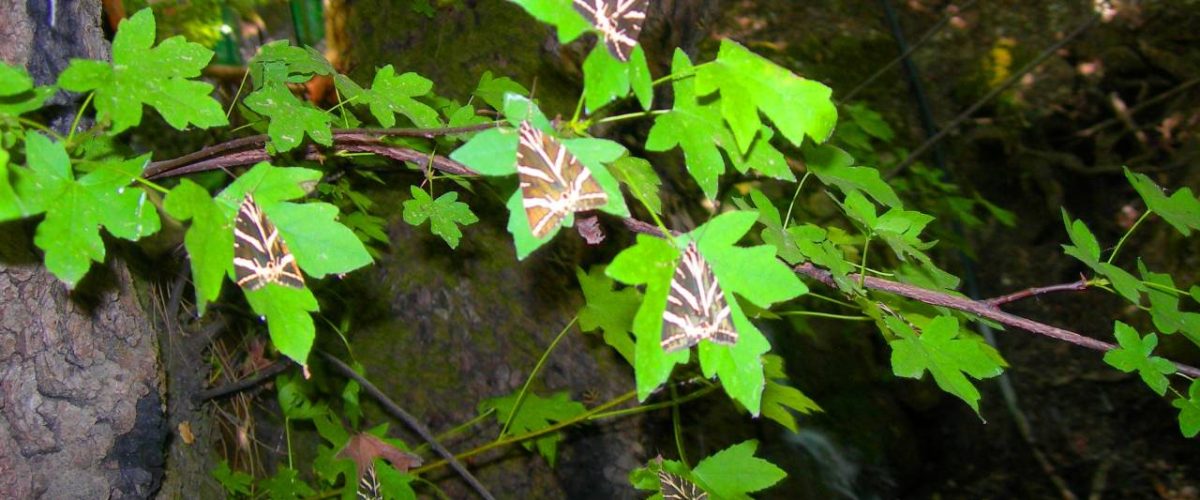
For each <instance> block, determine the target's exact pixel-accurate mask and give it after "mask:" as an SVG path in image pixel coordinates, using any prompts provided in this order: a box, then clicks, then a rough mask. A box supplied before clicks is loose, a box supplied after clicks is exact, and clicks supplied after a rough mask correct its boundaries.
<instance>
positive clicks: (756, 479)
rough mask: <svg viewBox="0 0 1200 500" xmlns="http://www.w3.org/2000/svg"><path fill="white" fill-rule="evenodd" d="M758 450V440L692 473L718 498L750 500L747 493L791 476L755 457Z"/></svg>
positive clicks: (732, 449)
mask: <svg viewBox="0 0 1200 500" xmlns="http://www.w3.org/2000/svg"><path fill="white" fill-rule="evenodd" d="M757 449H758V441H756V440H750V441H743V442H742V443H739V444H735V445H733V446H730V447H729V448H726V449H724V450H721V451H719V452H717V453H716V454H714V455H711V456H709V457H707V458H705V459H704V460H701V461H700V463H698V464H696V468H695V469H693V470H692V474H693V476H694V477H695V478H696V479H697V480H698V482H699V483H700V484H701V486H703V487H704V490H705V491H708V492H709V493H711V494H712V495H713V496H714V497H716V498H728V499H740V498H747V499H748V498H750V497H749V496H748V495H747V493H753V492H756V491H761V490H765V489H767V488H770V487H771V486H772V485H774V484H775V483H778V482H779V481H780V480H782V479H783V478H785V477H787V473H786V472H784V471H783V469H780V468H779V467H776V466H775V464H772V463H771V462H768V461H766V460H763V459H761V458H758V457H755V456H754V452H755V450H757Z"/></svg>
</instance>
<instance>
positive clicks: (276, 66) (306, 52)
mask: <svg viewBox="0 0 1200 500" xmlns="http://www.w3.org/2000/svg"><path fill="white" fill-rule="evenodd" d="M336 73H337V72H336V71H334V69H333V65H331V64H329V61H328V60H326V59H325V56H323V55H321V53H320V52H317V50H316V49H313V48H312V47H303V48H301V47H294V46H292V45H291V42H290V41H288V40H276V41H273V42H271V43H268V44H266V45H263V46H261V47H259V48H258V53H257V54H255V55H254V59H251V60H250V78H251V79H252V80H253V82H254V88H256V89H257V88H263V87H265V86H267V85H271V84H288V83H304V82H307V81H309V80H311V79H312V78H313V77H314V76H317V75H333V74H336ZM339 89H340V87H339Z"/></svg>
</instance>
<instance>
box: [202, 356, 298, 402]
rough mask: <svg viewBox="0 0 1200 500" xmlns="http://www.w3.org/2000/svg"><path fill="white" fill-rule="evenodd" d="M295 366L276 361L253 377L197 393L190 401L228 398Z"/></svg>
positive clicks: (289, 362)
mask: <svg viewBox="0 0 1200 500" xmlns="http://www.w3.org/2000/svg"><path fill="white" fill-rule="evenodd" d="M295 365H296V364H295V363H293V362H291V361H286V360H280V361H276V362H274V363H272V364H271V365H270V366H267V367H266V368H263V369H261V370H259V371H257V372H255V374H254V376H253V377H248V378H244V379H242V380H239V381H237V382H234V383H232V384H226V385H223V386H221V387H215V388H212V389H209V390H207V391H200V392H197V393H196V395H195V396H192V400H193V401H196V402H201V401H208V400H210V399H214V398H219V397H221V396H228V395H230V394H234V393H238V392H242V391H244V390H246V389H249V388H251V387H254V386H256V385H258V384H261V383H263V381H265V380H267V379H269V378H271V377H274V376H276V375H279V374H280V373H283V371H284V370H287V369H288V368H291V367H293V366H295Z"/></svg>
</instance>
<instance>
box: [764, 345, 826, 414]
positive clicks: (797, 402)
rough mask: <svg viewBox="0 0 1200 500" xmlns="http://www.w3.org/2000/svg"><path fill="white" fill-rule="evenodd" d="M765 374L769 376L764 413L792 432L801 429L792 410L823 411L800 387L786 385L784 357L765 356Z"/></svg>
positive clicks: (765, 391)
mask: <svg viewBox="0 0 1200 500" xmlns="http://www.w3.org/2000/svg"><path fill="white" fill-rule="evenodd" d="M763 374H764V375H765V376H766V377H767V385H766V387H765V388H764V389H763V397H762V414H763V416H764V417H767V418H769V419H771V420H774V421H776V422H778V423H779V425H782V426H784V427H786V428H787V429H788V430H790V431H792V432H796V431H798V430H799V428H800V426H799V425H797V424H796V417H795V416H793V415H792V411H797V412H800V413H801V414H805V415H807V414H809V413H813V412H817V411H822V410H821V407H820V406H818V405H817V403H816V402H815V401H813V400H812V399H809V397H808V396H805V395H804V393H803V392H800V390H799V389H796V388H795V387H791V386H789V385H784V382H786V381H787V380H788V376H787V373H784V371H783V358H781V357H779V356H778V355H776V354H767V355H765V356H763Z"/></svg>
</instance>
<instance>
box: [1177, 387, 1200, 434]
mask: <svg viewBox="0 0 1200 500" xmlns="http://www.w3.org/2000/svg"><path fill="white" fill-rule="evenodd" d="M1171 406H1174V407H1176V408H1179V432H1181V433H1183V436H1184V437H1187V438H1194V437H1196V434H1200V379H1197V380H1192V385H1191V387H1190V388H1189V389H1188V397H1187V399H1183V398H1176V399H1175V400H1174V401H1171Z"/></svg>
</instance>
